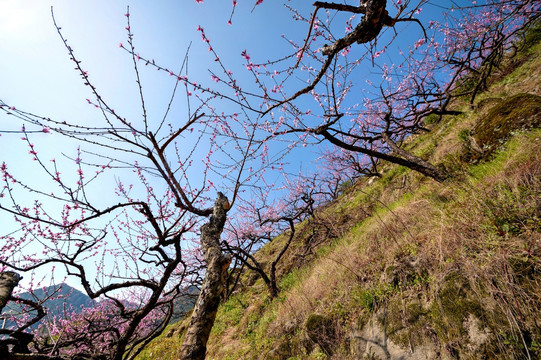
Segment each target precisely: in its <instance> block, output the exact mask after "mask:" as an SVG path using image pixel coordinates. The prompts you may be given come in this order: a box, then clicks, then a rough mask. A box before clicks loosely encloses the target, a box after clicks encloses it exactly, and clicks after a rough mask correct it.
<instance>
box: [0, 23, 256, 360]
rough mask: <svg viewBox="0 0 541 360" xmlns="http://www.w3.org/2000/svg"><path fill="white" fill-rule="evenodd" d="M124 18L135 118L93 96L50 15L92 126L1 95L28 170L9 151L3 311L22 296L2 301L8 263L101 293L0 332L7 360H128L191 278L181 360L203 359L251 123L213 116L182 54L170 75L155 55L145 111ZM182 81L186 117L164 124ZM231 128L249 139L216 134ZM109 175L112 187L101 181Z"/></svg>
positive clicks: (1, 255)
mask: <svg viewBox="0 0 541 360" xmlns="http://www.w3.org/2000/svg"><path fill="white" fill-rule="evenodd" d="M126 18H127V23H128V25H127V27H126V29H127V32H128V41H127V45H123V44H121V47H122V48H123V49H125V50H127V51H128V52H129V53H130V54H131V57H132V60H133V70H134V74H135V79H136V84H137V90H138V93H139V106H140V110H141V113H142V115H141V117H140V118H137V119H129V118H127V117H125V116H123V115H121V113H120V111H116V110H115V109H114V108H113V106H112V104H111V103H110V102H109V101H108V100H107V99H106V98H105V97H104V96H102V93H101V92H100V91H99V89H98V88H97V87H96V86H95V85H94V83H93V81H92V78H91V76H90V75H89V73H88V72H87V71H86V70H85V69H84V68H83V66H82V62H81V60H79V59H78V58H77V56H76V54H75V50H74V49H73V48H72V47H71V45H70V44H68V42H67V40H66V39H65V38H64V36H63V34H62V32H61V30H60V27H59V26H58V25H56V22H55V26H56V27H57V30H58V33H59V35H60V37H61V39H62V41H63V43H64V45H65V48H66V50H67V52H68V54H69V57H70V59H71V60H72V62H73V64H74V66H75V69H76V71H77V72H78V73H79V74H80V76H81V78H82V80H83V82H84V84H85V85H86V86H87V87H88V89H89V90H90V93H91V96H90V97H89V98H88V99H87V102H88V104H89V106H91V107H93V108H95V110H96V111H97V113H98V114H99V115H100V116H99V117H98V118H97V119H93V120H92V122H91V123H90V122H86V121H82V122H78V121H76V120H70V121H65V120H63V119H62V120H60V119H53V118H49V117H46V116H41V115H37V114H34V113H30V112H26V111H24V110H22V109H18V108H16V107H15V106H14V105H12V104H8V103H6V102H4V101H2V100H0V110H1V111H2V112H3V113H4V119H6V120H7V119H11V120H12V121H13V119H17V120H19V121H20V122H22V124H23V125H22V128H20V129H18V130H17V129H15V130H13V129H9V127H8V122H7V121H5V122H4V126H5V129H4V130H3V132H4V133H5V135H13V134H17V135H16V136H19V137H20V139H21V143H22V144H25V146H26V147H27V150H28V160H29V161H31V162H33V169H34V170H33V172H34V173H35V174H34V175H33V176H32V177H29V176H21V174H17V164H14V163H10V162H9V159H6V160H5V161H4V162H3V163H2V164H1V167H0V171H1V173H2V182H3V184H4V185H3V188H2V189H1V190H0V197H1V201H0V211H2V212H3V213H4V214H9V215H10V216H11V218H12V224H11V225H12V231H10V232H9V233H7V234H6V235H2V237H1V242H0V246H1V250H0V270H1V271H3V272H2V279H3V278H4V277H5V278H6V281H4V280H2V282H1V283H0V298H1V299H2V307H3V305H4V304H5V302H6V301H7V300H11V301H19V302H21V301H23V300H21V299H20V298H18V297H17V296H13V295H11V292H12V290H13V288H14V287H15V286H16V284H17V281H16V280H18V279H19V278H18V274H16V273H14V272H13V271H15V272H17V273H25V274H30V276H31V277H32V279H31V283H30V285H29V287H31V288H32V287H39V286H42V285H41V284H40V283H39V282H38V280H39V279H37V278H35V277H34V276H33V274H38V273H41V274H43V273H49V272H50V273H53V274H54V273H55V272H56V271H58V270H60V269H63V271H64V273H65V274H66V275H65V276H66V277H67V278H68V279H69V278H71V279H76V280H77V281H78V282H79V285H80V286H81V287H82V288H84V290H85V292H86V293H87V294H88V296H89V297H90V298H92V299H96V300H98V302H97V304H96V306H95V307H92V308H86V309H82V312H80V314H79V315H69V317H68V318H62V317H60V318H57V319H53V320H52V321H49V322H48V323H46V325H44V326H42V327H41V330H39V331H38V332H35V333H28V332H27V331H25V330H28V328H29V325H28V323H27V322H25V323H24V324H23V323H20V322H19V323H16V325H15V326H14V327H13V328H12V329H6V330H3V332H2V334H5V335H8V336H9V337H8V338H5V339H1V340H0V343H1V344H2V346H1V349H2V351H3V353H2V356H3V358H11V357H13V358H17V356H19V355H21V354H23V355H24V356H25V358H36V359H37V358H93V359H94V358H95V359H97V358H100V359H101V358H103V359H105V358H106V359H133V358H134V357H135V356H136V355H137V354H138V353H139V352H140V351H141V349H142V348H143V347H144V346H145V345H146V344H148V343H149V341H150V340H152V339H153V338H154V337H156V336H157V335H159V334H160V333H161V331H162V330H163V329H164V328H165V326H166V325H167V324H168V322H169V320H170V319H171V317H172V315H173V312H174V307H175V305H176V302H177V301H178V299H179V298H182V297H183V296H186V295H187V294H188V293H189V289H190V288H193V287H194V286H198V287H199V286H200V287H201V294H200V296H199V299H198V301H197V303H196V307H195V310H194V315H193V316H192V322H191V323H190V326H189V329H188V332H187V335H186V337H185V341H184V345H183V355H182V358H186V359H188V358H189V359H197V358H204V354H205V348H206V341H207V338H208V333H209V332H210V328H211V327H212V323H213V321H214V316H215V313H216V309H217V306H218V304H219V300H220V298H221V292H222V291H223V283H224V281H223V278H224V276H225V273H226V272H227V269H228V266H229V263H230V261H231V258H230V257H229V256H226V255H224V254H223V252H222V249H221V245H220V235H221V232H222V230H223V226H224V223H225V220H226V217H227V212H228V210H229V209H230V208H231V206H232V205H233V204H234V202H235V199H236V198H237V194H238V191H239V189H240V185H241V183H242V182H243V181H245V180H246V179H245V178H244V177H243V174H244V167H245V164H247V163H248V162H249V161H250V159H252V158H253V157H254V156H255V155H256V152H255V151H254V150H253V149H252V141H251V140H250V139H251V135H252V134H251V133H250V131H253V130H251V128H250V126H247V125H244V126H237V124H238V118H236V116H237V115H229V114H226V113H222V112H217V110H216V109H215V107H214V106H213V101H215V100H217V97H218V96H217V94H215V93H213V92H212V91H208V90H206V89H203V88H202V87H200V86H197V85H196V84H195V83H194V82H192V80H190V78H189V74H188V73H187V70H186V66H185V64H186V61H187V59H188V53H187V54H186V58H185V59H184V60H185V61H184V63H183V65H182V66H181V68H180V69H179V70H178V71H175V72H173V71H171V70H169V69H167V68H165V67H159V66H158V65H157V64H156V63H155V62H154V61H152V63H153V65H154V66H156V67H158V68H159V69H160V70H163V72H162V73H163V74H164V75H166V74H167V76H171V78H172V79H173V80H174V87H173V91H172V92H171V98H170V101H169V104H168V106H167V108H166V109H165V111H164V114H163V115H162V116H160V117H159V118H155V117H153V116H151V115H150V114H151V111H150V110H148V109H147V105H146V102H145V97H144V92H143V86H142V80H141V76H140V73H141V72H142V71H144V70H143V69H144V68H143V67H142V66H141V65H142V64H143V65H144V64H146V63H147V62H146V61H145V60H143V59H142V57H140V56H139V55H137V53H136V51H135V47H134V42H133V34H132V31H131V29H130V14H129V12H128V13H127V14H126ZM53 20H54V16H53ZM179 89H184V94H185V99H186V100H185V101H184V105H185V108H186V109H188V110H187V113H186V116H185V119H184V120H182V121H181V122H179V121H178V120H177V121H175V122H171V121H169V120H168V115H169V114H170V110H171V108H172V106H173V105H174V104H175V101H177V98H178V97H179V95H178V94H177V93H178V92H180V91H178V90H179ZM233 118H235V119H233ZM232 119H233V121H232ZM6 128H7V129H6ZM239 129H240V131H244V134H245V140H240V136H235V137H234V138H233V137H231V138H228V137H219V136H217V135H218V134H223V133H235V132H236V131H239ZM43 137H53V138H54V139H53V141H54V142H55V143H56V144H61V143H62V142H63V143H66V144H67V145H68V146H67V148H66V149H62V148H60V151H68V152H69V151H70V150H69V146H70V145H73V146H74V147H75V150H72V152H73V153H74V155H73V156H70V155H69V154H68V153H64V154H65V156H64V157H62V158H57V157H52V158H51V157H49V156H50V154H51V151H50V149H47V148H45V147H41V145H40V143H41V142H42V138H43ZM222 140H223V141H222ZM57 148H59V147H57ZM53 156H54V154H53ZM57 156H61V155H60V154H58V153H57ZM38 174H39V175H38ZM216 181H220V182H221V185H220V187H221V188H222V189H227V190H229V191H230V195H231V196H232V197H231V203H230V202H229V200H228V199H227V197H226V196H225V195H223V194H222V193H221V192H217V191H216V185H215V183H216ZM111 182H114V185H113V186H111V188H110V189H109V188H104V187H103V186H102V185H101V184H100V183H102V184H103V183H105V184H107V183H111ZM216 192H217V196H216V195H215V194H216ZM215 197H216V198H217V200H216V201H215V202H214V204H213V199H214V198H215ZM203 274H205V279H204V281H203V283H202V284H201V276H202V275H203ZM25 276H26V275H25ZM43 300H44V299H37V301H35V302H32V303H31V302H23V303H22V305H23V307H28V306H33V307H34V309H36V310H37V314H36V312H34V315H35V316H34V317H33V319H31V320H30V322H32V323H35V322H37V321H38V320H40V319H41V318H42V317H43V316H44V314H45V311H46V310H45V309H44V308H43V306H41V305H42V302H43ZM25 354H26V355H25ZM23 355H21V356H23Z"/></svg>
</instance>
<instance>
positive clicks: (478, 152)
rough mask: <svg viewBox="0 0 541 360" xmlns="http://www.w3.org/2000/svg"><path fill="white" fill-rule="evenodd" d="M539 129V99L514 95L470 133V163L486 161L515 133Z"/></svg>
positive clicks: (491, 110) (482, 119) (495, 107)
mask: <svg viewBox="0 0 541 360" xmlns="http://www.w3.org/2000/svg"><path fill="white" fill-rule="evenodd" d="M540 125H541V97H540V96H537V95H533V94H517V95H515V96H511V97H510V98H507V99H505V100H503V101H501V102H499V103H497V104H496V105H495V106H493V107H492V108H491V109H490V110H489V111H488V112H487V113H486V114H485V115H484V116H482V117H481V118H480V119H479V120H478V122H477V124H476V125H475V128H474V129H473V140H474V141H475V143H474V144H472V146H471V149H470V150H471V153H470V155H471V159H472V160H481V159H483V160H484V159H487V158H488V157H489V156H490V155H491V154H492V153H493V152H494V151H495V150H496V149H497V148H498V147H499V146H500V145H501V144H502V143H503V142H504V141H505V140H507V139H508V138H509V136H510V135H511V134H512V133H513V132H514V131H518V130H528V129H531V128H535V127H538V126H540Z"/></svg>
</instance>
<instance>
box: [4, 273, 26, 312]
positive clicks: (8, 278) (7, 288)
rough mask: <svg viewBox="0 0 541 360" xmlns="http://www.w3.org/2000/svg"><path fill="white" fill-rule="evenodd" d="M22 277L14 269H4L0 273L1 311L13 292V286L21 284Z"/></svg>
mask: <svg viewBox="0 0 541 360" xmlns="http://www.w3.org/2000/svg"><path fill="white" fill-rule="evenodd" d="M21 279H22V277H21V276H20V275H19V274H17V273H14V272H13V271H4V272H1V273H0V313H1V312H2V309H4V306H6V303H7V302H8V300H9V298H10V297H11V293H12V292H13V288H15V286H17V284H19V281H21Z"/></svg>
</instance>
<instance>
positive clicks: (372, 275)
mask: <svg viewBox="0 0 541 360" xmlns="http://www.w3.org/2000/svg"><path fill="white" fill-rule="evenodd" d="M454 107H455V108H456V109H459V110H462V111H463V112H464V113H463V114H462V115H460V116H455V117H445V118H443V119H442V120H440V121H434V123H432V124H430V125H429V126H430V128H431V131H430V132H429V133H427V134H423V135H420V136H416V137H414V138H411V139H409V141H408V144H407V147H408V148H409V149H411V150H413V151H414V152H415V153H416V154H418V155H421V156H423V157H424V158H427V159H430V160H431V161H432V162H433V163H435V164H438V166H439V167H442V168H444V169H445V170H447V171H448V172H449V173H450V174H451V175H452V176H451V178H450V179H449V180H448V181H446V182H445V183H443V184H439V183H436V182H434V181H432V180H430V179H428V178H426V177H422V176H420V175H418V174H416V173H414V172H411V171H409V170H407V169H405V168H403V167H397V166H391V165H387V166H386V168H385V171H384V174H383V177H382V178H379V179H375V178H371V179H363V180H361V181H359V182H357V183H355V184H354V185H353V186H352V187H350V188H349V189H348V190H347V191H346V192H345V193H344V194H343V195H341V196H340V197H339V198H338V199H336V200H335V201H334V202H333V203H331V204H329V205H327V206H326V207H324V208H321V209H319V210H318V212H317V213H316V214H315V215H314V217H313V218H311V219H310V220H308V221H306V222H305V223H303V224H302V226H301V227H300V228H299V230H298V231H297V234H298V236H296V238H295V242H294V244H293V245H292V247H291V248H290V249H289V250H288V252H287V253H286V256H285V259H284V260H283V261H282V263H281V264H279V266H280V269H279V274H278V275H279V278H280V279H281V282H280V288H281V293H280V295H279V297H278V298H275V299H272V300H271V299H270V298H269V297H268V294H267V291H266V288H265V286H264V284H263V282H262V281H261V280H260V279H258V278H257V276H256V275H255V274H253V273H251V272H247V273H245V274H243V278H242V285H241V287H240V288H239V289H238V291H237V292H236V293H235V294H234V295H233V296H232V297H231V298H230V299H229V300H228V301H227V302H225V303H224V304H222V305H221V308H220V310H219V313H218V316H217V319H216V323H215V326H214V328H213V331H212V334H211V338H210V340H209V344H208V357H207V358H208V359H231V360H233V359H326V358H332V359H363V358H365V359H455V358H457V359H458V358H460V359H494V358H495V359H535V358H540V357H541V320H540V319H541V128H540V125H541V46H540V45H539V44H537V45H535V46H532V47H530V48H529V50H528V51H525V52H524V53H522V54H520V55H519V56H518V57H515V58H514V59H513V60H512V61H510V63H509V64H508V67H507V68H506V69H503V70H502V71H501V73H500V74H499V75H497V76H496V77H495V78H494V79H493V81H492V84H491V86H490V89H489V91H486V92H485V93H483V94H481V95H480V96H479V97H478V99H477V100H476V103H475V106H474V107H470V106H469V104H466V103H464V104H461V103H455V105H454ZM434 120H435V119H434ZM281 241H285V237H283V238H282V237H278V238H276V239H275V240H274V241H273V242H271V243H269V244H267V245H266V246H265V247H264V248H263V249H261V250H260V251H259V253H258V254H257V256H258V258H259V259H262V260H263V261H264V259H265V258H268V257H269V256H270V255H272V254H273V253H275V252H276V251H279V249H280V248H281V246H280V242H281ZM184 326H185V322H183V323H178V324H175V325H173V326H171V327H170V328H168V329H167V330H166V332H165V333H164V335H163V336H162V337H160V338H158V339H156V340H155V341H154V342H153V343H152V344H151V345H150V346H149V347H148V349H146V350H145V351H144V352H143V353H142V354H141V356H140V359H155V358H160V359H173V358H175V354H176V352H177V351H178V348H179V346H180V340H181V337H182V332H183V328H184Z"/></svg>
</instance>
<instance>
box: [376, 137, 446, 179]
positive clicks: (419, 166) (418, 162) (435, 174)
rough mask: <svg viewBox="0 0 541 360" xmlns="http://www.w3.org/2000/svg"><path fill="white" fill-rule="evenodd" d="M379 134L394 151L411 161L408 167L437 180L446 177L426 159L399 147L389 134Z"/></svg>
mask: <svg viewBox="0 0 541 360" xmlns="http://www.w3.org/2000/svg"><path fill="white" fill-rule="evenodd" d="M381 136H382V137H383V140H385V142H386V143H387V145H389V147H390V148H391V149H392V150H393V151H394V152H396V153H397V154H398V155H400V156H402V157H403V158H404V159H405V160H406V161H408V162H410V163H411V165H410V166H408V167H409V168H410V169H412V170H415V171H418V172H420V173H421V174H423V175H426V176H429V177H431V178H433V179H434V180H436V181H438V182H443V181H444V180H445V179H446V176H445V174H443V173H442V172H441V171H439V170H438V169H437V168H436V167H435V166H434V165H432V164H431V163H429V162H428V161H424V160H423V159H421V158H419V157H417V156H415V155H413V154H412V153H410V152H407V151H406V150H404V149H401V148H400V147H399V146H398V145H397V144H396V143H395V142H394V141H392V140H391V138H390V137H389V135H387V134H386V133H382V134H381Z"/></svg>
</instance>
